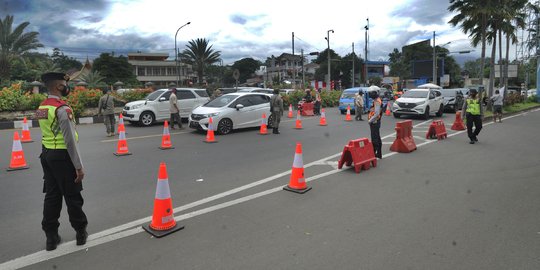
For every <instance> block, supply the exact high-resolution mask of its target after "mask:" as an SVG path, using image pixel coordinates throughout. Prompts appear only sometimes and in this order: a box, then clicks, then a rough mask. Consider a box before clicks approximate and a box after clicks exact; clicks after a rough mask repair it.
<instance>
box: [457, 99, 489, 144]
mask: <svg viewBox="0 0 540 270" xmlns="http://www.w3.org/2000/svg"><path fill="white" fill-rule="evenodd" d="M481 103H482V102H481V100H480V98H479V97H478V91H477V90H476V89H471V90H470V91H469V96H468V97H467V99H466V100H465V102H463V109H462V110H461V118H466V119H467V135H468V136H469V139H470V142H469V143H470V144H474V143H475V142H478V134H480V130H482V118H483V117H484V111H483V109H482V104H481ZM473 125H474V127H475V129H474V131H473Z"/></svg>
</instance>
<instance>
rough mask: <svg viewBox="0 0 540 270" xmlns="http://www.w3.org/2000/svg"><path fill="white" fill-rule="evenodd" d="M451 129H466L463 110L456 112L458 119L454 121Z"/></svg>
mask: <svg viewBox="0 0 540 270" xmlns="http://www.w3.org/2000/svg"><path fill="white" fill-rule="evenodd" d="M450 129H451V130H465V129H466V128H465V125H464V124H463V120H461V112H460V111H457V112H456V120H455V121H454V124H453V125H452V127H451V128H450Z"/></svg>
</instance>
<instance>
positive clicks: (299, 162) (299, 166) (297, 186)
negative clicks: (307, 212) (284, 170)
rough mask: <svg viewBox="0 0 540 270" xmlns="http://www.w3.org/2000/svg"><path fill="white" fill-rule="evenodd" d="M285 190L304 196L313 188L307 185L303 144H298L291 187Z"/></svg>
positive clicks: (290, 182)
mask: <svg viewBox="0 0 540 270" xmlns="http://www.w3.org/2000/svg"><path fill="white" fill-rule="evenodd" d="M283 189H284V190H288V191H292V192H296V193H300V194H304V193H306V192H308V191H309V190H310V189H311V187H308V186H307V185H306V179H305V178H304V161H303V159H302V144H301V143H296V151H295V153H294V161H293V166H292V172H291V179H290V180H289V185H288V186H285V187H283Z"/></svg>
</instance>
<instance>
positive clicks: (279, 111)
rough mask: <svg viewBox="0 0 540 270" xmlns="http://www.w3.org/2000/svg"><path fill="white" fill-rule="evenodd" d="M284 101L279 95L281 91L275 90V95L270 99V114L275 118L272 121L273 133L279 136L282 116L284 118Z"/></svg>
mask: <svg viewBox="0 0 540 270" xmlns="http://www.w3.org/2000/svg"><path fill="white" fill-rule="evenodd" d="M283 112H284V109H283V100H282V99H281V95H280V94H279V89H274V95H272V97H271V98H270V113H271V116H272V117H273V118H272V119H273V121H272V133H274V134H279V122H280V121H281V116H283Z"/></svg>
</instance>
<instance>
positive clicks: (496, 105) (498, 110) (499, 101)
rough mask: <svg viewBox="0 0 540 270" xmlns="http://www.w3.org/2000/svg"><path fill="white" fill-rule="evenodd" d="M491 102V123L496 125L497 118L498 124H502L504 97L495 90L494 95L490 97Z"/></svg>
mask: <svg viewBox="0 0 540 270" xmlns="http://www.w3.org/2000/svg"><path fill="white" fill-rule="evenodd" d="M491 102H492V103H493V123H497V117H499V123H502V114H503V113H502V107H503V105H504V97H503V95H501V94H499V90H495V95H493V96H492V97H491Z"/></svg>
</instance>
